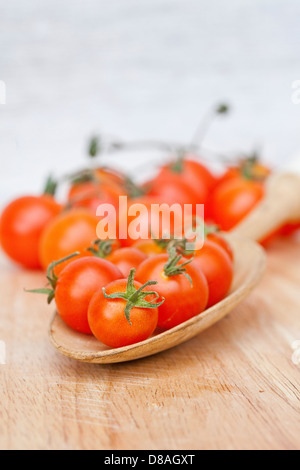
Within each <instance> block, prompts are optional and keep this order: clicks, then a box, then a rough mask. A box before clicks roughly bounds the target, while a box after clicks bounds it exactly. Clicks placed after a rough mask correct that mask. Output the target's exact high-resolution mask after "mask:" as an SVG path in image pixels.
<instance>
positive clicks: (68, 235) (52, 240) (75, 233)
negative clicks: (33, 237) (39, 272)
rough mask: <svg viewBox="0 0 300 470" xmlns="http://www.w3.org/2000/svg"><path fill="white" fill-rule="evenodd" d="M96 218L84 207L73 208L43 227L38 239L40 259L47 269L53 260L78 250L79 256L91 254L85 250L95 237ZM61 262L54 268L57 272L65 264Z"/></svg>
mask: <svg viewBox="0 0 300 470" xmlns="http://www.w3.org/2000/svg"><path fill="white" fill-rule="evenodd" d="M97 223H98V219H97V218H96V216H94V215H93V214H91V213H90V212H89V211H87V210H84V209H73V210H71V211H69V212H64V213H62V214H60V215H59V216H58V217H56V218H55V219H54V220H52V222H51V223H50V224H49V225H48V226H47V228H46V229H45V231H44V233H43V235H42V238H41V241H40V248H39V253H40V260H41V264H42V266H43V268H44V269H47V267H48V266H49V264H50V263H52V262H53V261H54V260H58V259H62V258H64V257H65V256H67V255H69V254H71V253H74V252H75V251H79V252H80V253H81V257H83V256H89V255H90V256H92V254H91V253H90V254H89V252H88V251H86V250H87V248H88V247H90V246H91V244H92V243H93V241H94V240H95V239H96V238H97V235H96V227H97ZM66 264H67V263H62V264H60V265H59V266H57V268H56V269H55V272H56V273H57V274H58V273H59V272H61V271H62V269H63V268H64V267H65V266H66Z"/></svg>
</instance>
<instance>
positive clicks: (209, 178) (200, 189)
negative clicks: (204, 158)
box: [155, 158, 216, 204]
mask: <svg viewBox="0 0 300 470" xmlns="http://www.w3.org/2000/svg"><path fill="white" fill-rule="evenodd" d="M174 168H176V164H175V167H174V162H173V163H171V164H168V165H166V166H164V167H163V168H161V170H160V172H159V174H158V176H157V177H156V179H155V181H156V183H157V184H158V185H161V184H164V183H165V184H166V182H167V181H170V182H173V183H174V184H176V183H177V184H180V183H182V182H183V183H184V184H185V186H186V187H188V188H190V191H191V195H193V197H194V195H195V197H196V200H197V203H198V204H205V203H206V202H207V200H208V196H209V194H210V192H211V191H212V189H213V188H214V186H215V184H216V178H215V177H214V175H213V174H212V173H211V172H210V171H209V170H208V168H206V167H205V166H204V165H202V164H201V163H199V162H197V161H196V160H193V159H190V158H185V159H184V160H183V161H182V166H181V168H180V169H179V170H175V169H174Z"/></svg>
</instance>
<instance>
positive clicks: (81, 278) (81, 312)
mask: <svg viewBox="0 0 300 470" xmlns="http://www.w3.org/2000/svg"><path fill="white" fill-rule="evenodd" d="M122 277H123V275H122V273H121V272H120V271H119V269H118V268H117V267H116V266H114V265H113V264H112V263H110V262H109V261H107V260H103V259H100V258H95V257H87V258H80V259H78V260H75V261H74V260H72V261H71V262H70V264H68V265H67V266H66V267H65V268H64V269H63V271H62V272H61V273H60V274H59V276H58V281H57V283H56V287H55V302H56V306H57V310H58V313H59V315H60V317H61V318H62V320H63V321H64V322H65V323H66V324H67V325H68V326H69V327H70V328H72V329H73V330H76V331H79V332H80V333H85V334H91V333H92V332H91V329H90V327H89V324H88V319H87V315H88V307H89V303H90V301H91V299H92V297H93V295H94V294H95V293H96V292H98V291H99V290H100V291H101V288H102V287H104V286H106V285H107V284H109V283H110V282H112V281H115V280H117V279H121V278H122Z"/></svg>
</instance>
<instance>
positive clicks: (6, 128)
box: [0, 0, 300, 203]
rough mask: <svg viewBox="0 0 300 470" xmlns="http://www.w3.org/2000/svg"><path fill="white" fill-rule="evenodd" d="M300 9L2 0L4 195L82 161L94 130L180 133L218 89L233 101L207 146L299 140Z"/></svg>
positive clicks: (138, 0) (271, 3)
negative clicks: (294, 87)
mask: <svg viewBox="0 0 300 470" xmlns="http://www.w3.org/2000/svg"><path fill="white" fill-rule="evenodd" d="M299 18H300V2H299V1H296V0H227V1H224V0H206V1H204V0H85V1H80V2H79V1H76V0H63V1H61V0H22V1H20V0H9V2H1V4H0V80H2V81H4V82H5V84H6V92H7V99H6V104H5V105H0V159H1V161H0V202H2V203H3V202H4V201H5V200H7V199H8V198H10V197H12V196H13V195H15V194H16V193H17V194H19V193H22V192H31V191H37V190H39V188H40V186H41V183H42V180H43V178H44V177H45V176H46V174H47V173H48V172H49V171H50V170H51V171H54V172H60V171H67V170H70V169H71V168H73V167H76V166H78V165H81V164H83V162H84V150H85V145H86V139H87V137H88V136H89V135H90V134H91V133H93V132H94V131H97V130H102V131H104V132H107V133H115V134H119V135H121V136H123V137H124V138H127V139H136V138H137V139H140V138H147V137H148V138H149V137H157V138H161V139H177V140H178V139H179V140H185V141H187V140H188V139H189V138H190V137H191V135H192V134H193V131H194V128H195V126H196V125H197V122H198V121H199V119H200V117H201V116H202V114H203V113H204V112H205V110H206V109H207V108H208V107H209V106H210V105H211V104H212V103H214V102H216V101H219V100H227V101H228V102H229V103H231V104H232V106H233V108H234V109H233V112H232V114H231V116H230V117H228V119H226V120H222V121H220V122H218V123H217V124H216V125H215V126H214V127H213V129H212V130H211V132H210V133H209V136H208V138H207V141H206V145H207V146H211V147H214V148H216V149H219V150H220V151H222V152H231V151H236V150H239V149H240V150H244V151H249V150H251V149H252V148H253V147H255V146H257V145H259V146H262V149H263V155H264V156H265V157H266V158H267V159H270V160H273V161H274V162H281V161H283V160H284V159H286V158H287V157H289V155H290V154H291V153H293V152H295V151H296V150H297V149H298V148H300V104H298V105H297V104H293V102H292V99H291V96H292V83H293V82H294V81H295V80H297V79H298V80H299V79H300V67H299V66H300V26H299ZM141 157H142V156H141V155H139V154H138V155H137V154H133V155H129V156H128V158H127V156H126V159H125V158H123V159H122V157H120V158H119V159H118V160H117V159H116V157H114V162H116V163H117V164H120V163H121V161H122V160H123V161H125V160H126V165H127V167H128V168H130V169H133V168H134V166H135V165H140V164H141ZM146 157H147V158H148V159H149V158H150V157H151V155H149V154H148V155H147V156H146Z"/></svg>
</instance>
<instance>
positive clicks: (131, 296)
mask: <svg viewBox="0 0 300 470" xmlns="http://www.w3.org/2000/svg"><path fill="white" fill-rule="evenodd" d="M134 276H135V269H131V271H130V273H129V276H128V281H127V287H126V292H115V293H114V294H110V295H107V294H106V291H105V287H103V288H102V290H103V295H104V297H105V298H106V299H123V300H125V301H126V306H125V311H124V313H125V317H126V320H127V321H128V323H129V325H131V321H130V311H131V310H132V309H133V308H134V307H137V308H158V307H160V306H161V305H162V304H163V303H164V301H165V299H164V298H162V300H161V301H160V302H156V301H157V300H158V299H159V297H160V296H159V294H158V293H157V292H154V291H144V290H143V289H144V288H145V287H148V286H153V285H155V284H157V281H148V282H146V283H145V284H144V285H142V286H141V287H140V288H139V289H136V287H135V285H134ZM149 295H154V299H152V300H151V301H150V302H149V301H148V300H145V298H146V297H148V296H149Z"/></svg>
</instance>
